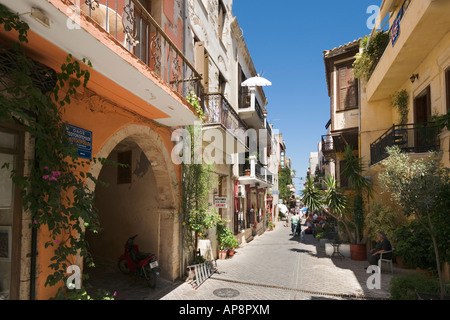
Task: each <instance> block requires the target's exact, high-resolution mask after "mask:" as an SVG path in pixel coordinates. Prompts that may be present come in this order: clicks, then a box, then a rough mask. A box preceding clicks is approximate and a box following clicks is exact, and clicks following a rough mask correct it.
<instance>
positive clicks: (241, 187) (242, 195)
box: [238, 184, 245, 198]
mask: <svg viewBox="0 0 450 320" xmlns="http://www.w3.org/2000/svg"><path fill="white" fill-rule="evenodd" d="M238 197H240V198H245V186H244V185H242V184H240V185H238Z"/></svg>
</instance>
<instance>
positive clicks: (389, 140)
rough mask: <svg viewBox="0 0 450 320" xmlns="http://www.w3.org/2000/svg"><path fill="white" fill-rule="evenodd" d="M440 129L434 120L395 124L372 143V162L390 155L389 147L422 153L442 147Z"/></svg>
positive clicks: (374, 162)
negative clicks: (387, 150) (387, 149)
mask: <svg viewBox="0 0 450 320" xmlns="http://www.w3.org/2000/svg"><path fill="white" fill-rule="evenodd" d="M439 132H440V129H439V128H438V126H436V125H435V124H434V123H432V122H427V123H412V124H404V125H393V126H392V127H391V128H390V129H389V130H387V131H386V132H385V133H384V134H383V135H381V136H380V137H379V138H378V139H377V140H375V141H374V142H373V143H372V144H371V145H370V164H371V165H373V164H376V163H378V162H380V161H382V160H384V159H385V158H387V157H388V156H389V154H388V153H387V152H386V148H387V147H392V146H398V147H399V148H400V149H401V150H402V151H403V152H407V153H422V152H428V151H437V150H439V148H440V145H439V138H438V134H439Z"/></svg>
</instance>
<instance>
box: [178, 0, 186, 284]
mask: <svg viewBox="0 0 450 320" xmlns="http://www.w3.org/2000/svg"><path fill="white" fill-rule="evenodd" d="M186 13H187V0H184V1H183V48H182V50H183V54H184V56H185V57H186V36H187V31H186V30H187V28H186V23H187V21H188V17H187V16H186ZM184 72H185V71H184V69H183V79H184ZM184 85H185V83H184V81H183V86H184ZM183 89H184V88H183ZM183 89H182V90H183ZM181 179H183V166H182V167H181ZM181 209H182V208H180V211H181ZM179 217H180V219H179V221H178V224H179V232H178V233H179V243H180V249H179V255H180V258H179V259H180V280H183V275H184V273H183V271H184V270H185V268H186V266H185V265H184V246H183V225H182V223H183V221H184V219H183V217H184V212H179Z"/></svg>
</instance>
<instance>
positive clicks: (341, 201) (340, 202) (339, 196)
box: [323, 175, 356, 239]
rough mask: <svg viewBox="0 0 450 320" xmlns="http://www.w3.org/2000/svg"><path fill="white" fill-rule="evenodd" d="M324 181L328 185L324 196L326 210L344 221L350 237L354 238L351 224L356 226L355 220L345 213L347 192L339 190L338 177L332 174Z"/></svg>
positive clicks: (340, 220) (338, 219)
mask: <svg viewBox="0 0 450 320" xmlns="http://www.w3.org/2000/svg"><path fill="white" fill-rule="evenodd" d="M324 183H325V186H326V190H325V193H324V198H323V202H324V205H325V211H326V212H327V213H328V214H329V215H331V216H332V217H333V218H335V219H336V220H337V221H339V222H342V224H343V225H344V228H345V232H346V233H347V235H348V237H349V239H352V238H353V237H352V232H351V229H350V224H351V225H353V226H356V224H355V222H353V221H351V220H349V219H348V218H347V216H346V215H345V210H346V209H347V198H346V196H345V194H343V193H341V192H339V190H338V187H337V183H336V179H335V178H334V177H333V176H332V175H328V176H326V177H325V179H324Z"/></svg>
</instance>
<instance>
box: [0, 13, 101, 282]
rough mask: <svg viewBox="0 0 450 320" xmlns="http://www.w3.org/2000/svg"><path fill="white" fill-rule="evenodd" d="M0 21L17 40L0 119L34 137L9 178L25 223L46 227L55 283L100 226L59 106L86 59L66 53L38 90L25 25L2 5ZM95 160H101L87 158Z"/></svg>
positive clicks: (81, 77) (67, 99)
mask: <svg viewBox="0 0 450 320" xmlns="http://www.w3.org/2000/svg"><path fill="white" fill-rule="evenodd" d="M0 24H1V25H2V26H3V27H4V29H5V30H6V31H8V32H9V31H13V30H14V31H16V32H17V34H18V40H19V42H17V43H14V44H13V45H12V48H11V49H12V50H13V51H14V56H15V58H16V63H14V70H13V71H12V72H11V73H10V74H9V75H8V76H7V77H3V81H2V82H1V83H0V122H6V123H7V122H9V123H14V124H19V125H21V126H23V127H24V128H25V130H26V131H27V132H28V133H29V135H30V136H31V137H32V138H33V139H34V151H35V158H34V159H33V161H32V162H30V164H29V165H30V167H31V168H32V170H30V173H29V174H28V175H26V176H23V175H19V174H17V172H16V171H15V170H11V178H12V180H13V182H14V183H15V184H16V185H17V186H19V187H20V189H21V190H22V191H21V197H22V204H23V209H24V210H28V211H29V212H30V213H31V216H32V220H31V221H32V223H31V225H30V227H31V228H35V229H40V230H42V231H44V232H43V234H47V232H48V239H46V240H45V248H50V249H52V250H53V252H54V256H53V257H52V258H51V263H50V265H49V268H50V269H51V270H52V271H51V273H50V275H49V276H48V277H47V279H46V282H45V285H46V286H55V285H57V284H60V282H61V281H64V280H65V279H66V277H67V274H66V270H67V267H68V266H69V265H72V264H75V263H74V259H75V257H76V256H80V257H82V258H83V259H84V261H85V262H87V264H88V265H91V266H92V265H93V260H92V257H91V255H90V253H89V250H88V246H87V242H86V239H85V234H86V231H87V230H90V231H92V232H98V231H99V230H100V225H99V221H98V215H97V211H96V209H95V206H94V193H93V191H91V190H89V189H88V188H87V186H86V180H88V179H90V180H92V181H93V182H94V183H97V182H98V181H97V180H96V178H95V177H93V176H92V175H91V174H90V173H89V172H88V173H85V172H84V169H83V168H84V167H88V166H89V165H90V164H91V161H90V160H82V159H80V158H78V156H77V150H76V147H74V146H73V145H71V144H70V143H69V140H68V136H67V132H66V123H65V122H64V121H63V114H64V111H65V109H64V108H65V106H67V105H68V104H70V103H71V98H73V96H74V95H76V93H77V89H78V88H79V87H81V86H82V87H86V85H87V83H88V81H89V75H90V74H89V70H88V68H86V66H89V67H91V64H90V62H89V61H85V60H83V61H82V62H81V61H77V60H75V59H74V58H73V57H72V56H71V55H68V57H67V59H66V61H65V62H64V63H63V65H62V66H61V72H59V73H57V77H56V81H55V86H54V89H53V90H51V91H50V92H48V93H44V92H43V91H42V90H40V89H39V88H38V87H36V85H35V81H33V71H34V70H35V68H36V65H35V62H34V61H33V60H31V59H29V58H28V57H27V56H26V54H25V52H24V50H23V47H22V44H23V43H27V42H28V40H27V31H28V30H29V27H28V25H27V24H26V23H25V22H23V21H21V20H20V18H19V16H18V15H16V14H14V13H11V12H10V11H9V10H8V9H6V8H5V7H4V6H2V5H0ZM96 161H100V162H102V163H105V161H106V160H105V159H93V160H92V162H96ZM0 165H2V167H8V166H9V164H8V163H5V164H0Z"/></svg>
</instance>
